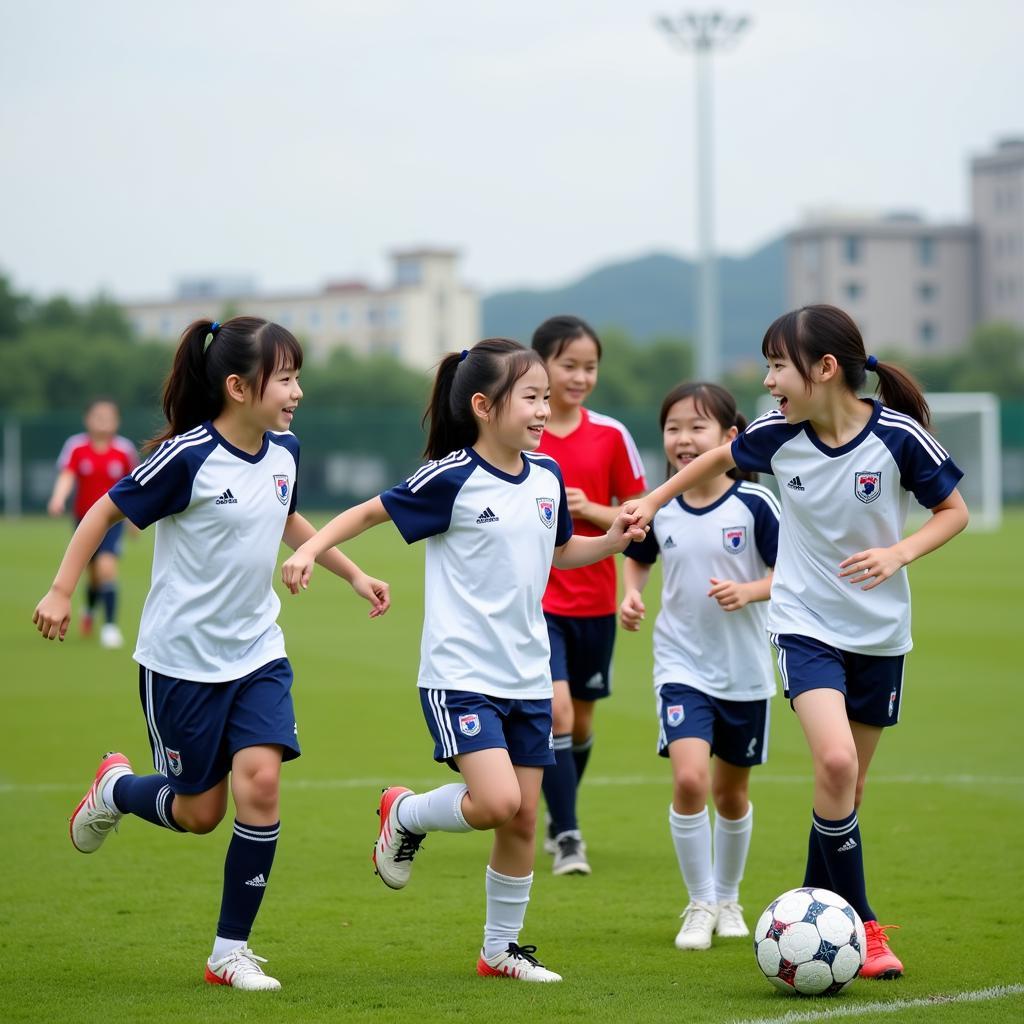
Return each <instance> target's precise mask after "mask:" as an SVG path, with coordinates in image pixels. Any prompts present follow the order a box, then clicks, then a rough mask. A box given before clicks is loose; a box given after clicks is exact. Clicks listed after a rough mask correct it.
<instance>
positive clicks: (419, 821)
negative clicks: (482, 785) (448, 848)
mask: <svg viewBox="0 0 1024 1024" xmlns="http://www.w3.org/2000/svg"><path fill="white" fill-rule="evenodd" d="M468 792H469V787H468V786H465V785H464V784H463V783H461V782H449V783H448V785H446V786H438V788H437V789H431V790H430V791H429V792H426V793H411V794H410V795H409V796H406V797H403V798H402V801H401V803H399V805H398V824H399V825H401V826H402V828H404V829H405V830H406V831H407V832H414V833H416V834H417V835H421V836H422V835H426V833H427V832H472V831H473V826H472V825H470V824H469V823H468V822H467V821H466V819H465V818H464V817H463V816H462V798H463V797H464V796H465V795H466V794H467V793H468Z"/></svg>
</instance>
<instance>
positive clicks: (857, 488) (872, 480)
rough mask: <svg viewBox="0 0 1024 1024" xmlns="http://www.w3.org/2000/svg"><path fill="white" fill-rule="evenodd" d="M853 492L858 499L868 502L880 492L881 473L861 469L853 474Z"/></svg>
mask: <svg viewBox="0 0 1024 1024" xmlns="http://www.w3.org/2000/svg"><path fill="white" fill-rule="evenodd" d="M853 492H854V494H856V495H857V498H858V500H859V501H863V502H864V503H865V504H866V505H867V504H870V503H871V502H872V501H874V500H875V498H877V497H878V496H879V495H880V494H881V493H882V474H881V472H878V471H867V470H861V471H860V472H858V473H854V474H853Z"/></svg>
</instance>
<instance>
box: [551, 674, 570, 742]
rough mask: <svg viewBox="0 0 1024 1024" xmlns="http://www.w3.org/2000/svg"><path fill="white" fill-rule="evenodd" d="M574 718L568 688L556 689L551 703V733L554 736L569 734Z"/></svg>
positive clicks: (560, 687) (559, 687)
mask: <svg viewBox="0 0 1024 1024" xmlns="http://www.w3.org/2000/svg"><path fill="white" fill-rule="evenodd" d="M575 717H576V716H575V712H574V709H573V706H572V698H571V697H570V696H569V688H568V686H558V687H556V688H555V695H554V698H553V699H552V701H551V731H552V732H553V733H554V734H555V735H556V736H564V735H565V734H566V733H571V732H572V731H573V723H574V722H575Z"/></svg>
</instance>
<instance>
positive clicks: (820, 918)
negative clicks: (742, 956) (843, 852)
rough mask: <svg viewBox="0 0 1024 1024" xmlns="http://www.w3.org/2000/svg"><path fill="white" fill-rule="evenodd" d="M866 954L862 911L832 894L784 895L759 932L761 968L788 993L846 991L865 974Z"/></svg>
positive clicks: (756, 945) (815, 891)
mask: <svg viewBox="0 0 1024 1024" xmlns="http://www.w3.org/2000/svg"><path fill="white" fill-rule="evenodd" d="M866 950H867V940H866V939H865V936H864V925H863V923H862V922H861V919H860V918H859V917H858V916H857V912H856V911H855V910H854V909H853V907H851V906H850V904H849V903H847V902H846V900H844V899H843V898H842V896H837V895H836V894H835V893H834V892H830V891H829V890H828V889H811V888H804V889H791V890H790V891H789V892H784V893H783V894H782V895H781V896H780V897H779V898H778V899H776V900H773V901H772V902H771V903H770V904H769V905H768V907H767V909H766V910H765V912H764V913H763V914H762V915H761V917H760V919H759V920H758V922H757V926H756V927H755V928H754V953H755V954H756V956H757V964H758V966H759V967H760V968H761V970H762V971H763V972H764V976H765V977H766V978H767V979H768V980H769V981H770V982H771V983H772V984H773V985H774V986H775V987H776V988H778V989H781V990H782V991H783V992H799V993H801V994H802V995H808V996H817V995H834V994H835V993H836V992H841V991H842V990H843V989H844V988H846V986H847V985H849V984H850V982H852V981H853V979H854V978H856V977H857V975H858V974H859V973H860V969H861V967H862V966H863V965H864V957H865V953H866Z"/></svg>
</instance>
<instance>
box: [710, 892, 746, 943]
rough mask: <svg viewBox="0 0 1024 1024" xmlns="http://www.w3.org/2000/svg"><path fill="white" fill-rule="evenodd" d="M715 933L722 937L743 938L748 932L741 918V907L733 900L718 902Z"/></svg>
mask: <svg viewBox="0 0 1024 1024" xmlns="http://www.w3.org/2000/svg"><path fill="white" fill-rule="evenodd" d="M715 934H716V935H720V936H721V937H722V938H723V939H745V938H746V937H747V936H748V935H749V934H750V929H749V928H748V927H747V922H746V921H744V920H743V908H742V907H741V906H740V905H739V904H738V903H737V902H736V901H735V900H722V901H721V902H720V903H719V904H718V921H717V922H716V923H715Z"/></svg>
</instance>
